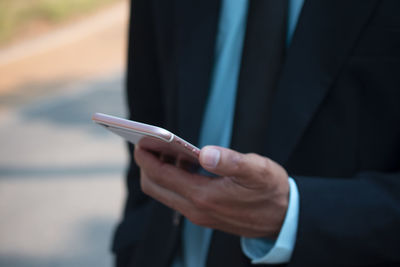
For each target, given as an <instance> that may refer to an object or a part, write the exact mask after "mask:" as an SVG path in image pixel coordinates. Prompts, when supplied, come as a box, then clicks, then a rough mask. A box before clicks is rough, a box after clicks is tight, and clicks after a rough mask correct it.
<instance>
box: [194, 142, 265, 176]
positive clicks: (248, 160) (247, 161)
mask: <svg viewBox="0 0 400 267" xmlns="http://www.w3.org/2000/svg"><path fill="white" fill-rule="evenodd" d="M264 159H265V158H264V157H261V156H259V155H256V154H242V153H239V152H237V151H234V150H231V149H228V148H223V147H219V146H205V147H203V148H202V149H201V151H200V165H201V166H202V167H203V168H204V169H206V170H207V171H209V172H212V173H215V174H217V175H220V176H236V177H244V176H249V175H251V174H252V173H253V172H255V171H259V170H260V166H262V165H263V163H261V162H260V161H264Z"/></svg>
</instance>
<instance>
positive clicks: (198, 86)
mask: <svg viewBox="0 0 400 267" xmlns="http://www.w3.org/2000/svg"><path fill="white" fill-rule="evenodd" d="M219 9H220V1H216V0H203V1H183V0H182V1H177V6H176V12H177V16H176V17H177V22H176V27H177V29H176V30H177V40H176V44H177V46H178V50H177V53H178V79H177V80H178V85H177V86H178V99H177V100H178V101H177V102H176V103H178V107H177V109H178V113H177V116H178V132H177V134H179V135H181V136H182V137H183V138H185V139H187V140H188V141H190V142H193V143H197V142H198V137H199V131H200V125H201V122H202V117H203V113H204V107H205V103H206V101H207V96H208V91H209V87H210V78H211V73H212V67H213V64H214V50H215V49H214V47H215V40H216V35H217V28H218V21H219Z"/></svg>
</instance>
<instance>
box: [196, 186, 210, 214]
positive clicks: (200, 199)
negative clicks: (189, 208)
mask: <svg viewBox="0 0 400 267" xmlns="http://www.w3.org/2000/svg"><path fill="white" fill-rule="evenodd" d="M191 201H192V203H193V205H194V207H195V208H196V209H198V210H201V211H204V210H207V209H208V208H209V207H210V203H209V198H208V196H207V194H205V193H204V192H203V191H202V190H197V191H195V192H193V193H192V195H191Z"/></svg>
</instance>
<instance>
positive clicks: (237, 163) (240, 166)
mask: <svg viewBox="0 0 400 267" xmlns="http://www.w3.org/2000/svg"><path fill="white" fill-rule="evenodd" d="M248 155H249V154H244V155H243V154H240V153H235V155H233V156H232V159H231V162H232V163H233V165H234V168H235V171H236V172H241V171H243V170H245V169H246V165H247V164H246V159H245V157H247V156H248Z"/></svg>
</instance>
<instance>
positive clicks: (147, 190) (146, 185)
mask: <svg viewBox="0 0 400 267" xmlns="http://www.w3.org/2000/svg"><path fill="white" fill-rule="evenodd" d="M140 187H141V189H142V191H143V193H145V194H149V193H150V187H149V182H148V181H147V179H146V178H145V177H143V175H142V177H141V178H140Z"/></svg>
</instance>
